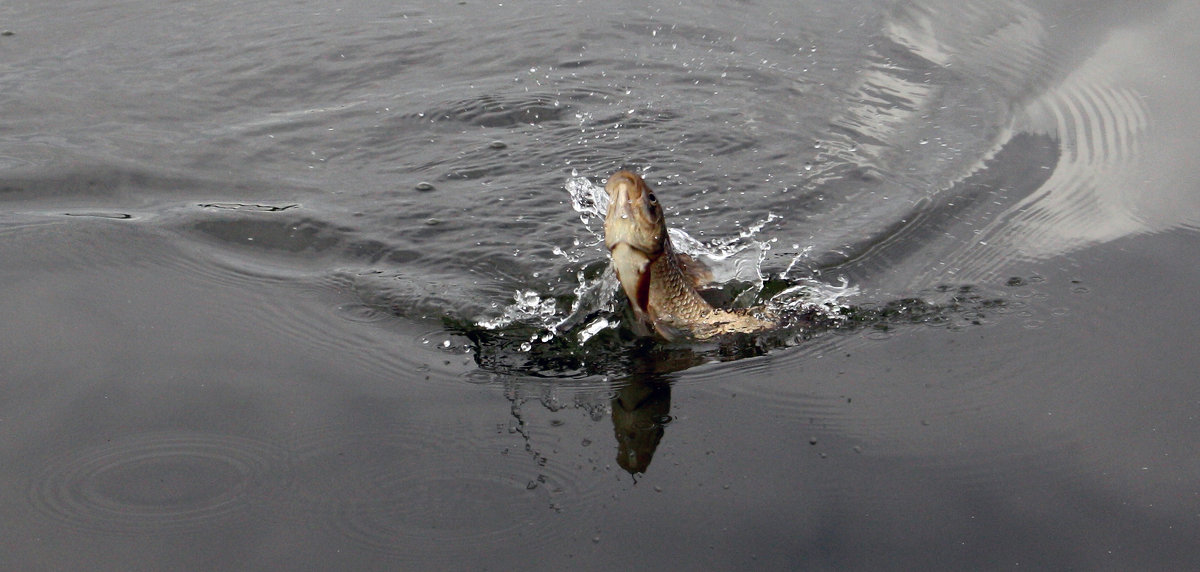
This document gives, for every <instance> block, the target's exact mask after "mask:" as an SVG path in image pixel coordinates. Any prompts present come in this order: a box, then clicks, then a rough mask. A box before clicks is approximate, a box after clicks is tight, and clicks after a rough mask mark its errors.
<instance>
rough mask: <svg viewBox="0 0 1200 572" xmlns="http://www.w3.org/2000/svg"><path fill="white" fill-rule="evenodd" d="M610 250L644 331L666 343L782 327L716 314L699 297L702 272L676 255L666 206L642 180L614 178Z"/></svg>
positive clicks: (607, 223)
mask: <svg viewBox="0 0 1200 572" xmlns="http://www.w3.org/2000/svg"><path fill="white" fill-rule="evenodd" d="M604 190H605V191H606V192H607V193H608V196H609V201H608V212H607V213H606V216H605V219H604V245H605V246H606V247H608V251H609V254H610V255H611V256H612V263H613V268H614V269H615V270H616V273H617V280H618V281H620V283H621V289H622V290H623V291H624V292H625V296H626V297H627V298H629V304H630V306H631V307H632V308H633V313H634V316H635V318H636V319H637V325H638V327H639V330H641V331H644V333H648V334H649V333H653V334H656V335H658V336H660V337H662V338H664V339H667V340H672V339H676V338H680V337H690V338H695V339H703V338H709V337H712V336H716V335H720V334H726V333H754V332H758V331H762V330H765V329H768V328H773V327H776V326H777V325H778V324H777V320H775V319H773V317H772V316H770V315H769V313H767V312H766V311H765V310H762V309H761V308H760V309H757V310H754V309H736V310H724V309H720V308H714V307H713V306H712V305H711V304H709V303H708V301H706V300H705V299H704V298H703V297H701V296H700V294H699V293H698V292H697V291H696V285H697V284H698V283H700V282H701V281H702V280H703V277H702V272H700V271H699V266H698V265H697V264H696V263H695V262H694V261H692V260H691V259H690V257H687V256H686V255H683V254H682V253H679V252H676V251H675V248H674V247H673V246H672V245H671V240H670V237H669V236H668V234H667V224H666V220H665V219H664V218H663V209H662V206H661V205H659V204H658V199H657V197H655V195H654V192H653V191H652V190H650V187H649V186H647V185H646V182H645V181H644V180H642V178H641V177H639V176H638V175H636V174H634V173H631V172H629V171H618V172H616V173H613V175H612V176H610V177H609V178H608V182H607V184H606V185H605V187H604Z"/></svg>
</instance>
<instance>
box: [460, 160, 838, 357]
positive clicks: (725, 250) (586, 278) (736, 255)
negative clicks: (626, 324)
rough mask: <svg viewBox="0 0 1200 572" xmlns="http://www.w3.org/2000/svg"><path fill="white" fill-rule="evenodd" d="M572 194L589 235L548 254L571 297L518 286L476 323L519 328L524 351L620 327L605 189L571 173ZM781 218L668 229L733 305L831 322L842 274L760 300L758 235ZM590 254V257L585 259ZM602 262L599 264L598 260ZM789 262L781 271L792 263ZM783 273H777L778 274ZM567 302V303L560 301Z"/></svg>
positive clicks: (764, 243) (792, 285)
mask: <svg viewBox="0 0 1200 572" xmlns="http://www.w3.org/2000/svg"><path fill="white" fill-rule="evenodd" d="M564 188H565V189H566V191H567V193H568V195H569V196H570V198H571V208H572V209H573V210H574V211H575V212H577V213H579V220H580V223H581V224H582V225H583V227H584V229H585V230H586V231H587V232H588V233H589V234H590V235H591V236H592V238H593V240H591V241H586V240H585V241H580V240H575V241H573V244H572V245H571V246H570V247H569V248H565V249H564V248H560V247H556V248H555V249H554V250H553V252H554V254H555V255H556V256H562V257H563V258H565V259H566V260H567V262H568V263H569V264H571V265H573V266H577V267H579V266H580V265H581V264H582V267H579V268H578V269H577V270H576V286H575V287H574V289H573V290H572V292H571V294H570V296H564V297H562V298H563V300H560V299H558V298H556V297H555V296H554V295H553V294H551V293H542V292H537V291H535V290H518V291H516V292H515V293H514V295H513V301H512V303H510V304H508V305H507V306H505V307H504V308H503V309H502V310H501V313H500V315H499V316H496V317H492V318H488V319H483V320H479V321H478V322H476V325H478V326H479V327H481V328H484V329H487V330H500V329H510V328H524V329H523V330H522V331H523V332H524V333H523V334H521V335H522V336H527V337H526V338H522V339H523V341H521V343H520V344H518V345H517V346H516V347H517V349H518V350H520V351H522V352H529V351H531V350H532V349H533V348H534V346H535V345H536V344H538V343H547V342H550V341H551V340H554V339H555V338H560V337H561V338H565V339H567V340H571V341H574V342H575V343H577V344H579V345H582V344H584V343H586V342H588V341H589V340H591V339H592V338H594V337H596V336H597V335H599V334H600V333H602V332H604V331H606V330H614V329H616V328H617V327H618V326H619V325H620V319H619V316H617V312H618V295H617V292H618V291H619V286H620V284H619V282H618V280H617V277H616V274H615V273H614V272H613V271H612V269H611V266H610V265H609V264H608V263H607V253H606V252H604V248H603V242H604V227H603V221H604V218H605V215H606V213H607V210H608V193H606V192H605V190H604V187H603V186H601V185H597V184H595V183H593V182H592V181H591V180H589V179H588V178H587V177H582V176H580V175H579V174H578V172H575V171H572V173H571V177H570V178H568V179H567V180H566V182H565V183H564ZM780 219H781V217H780V216H778V215H776V214H774V213H768V214H767V216H766V218H764V219H761V220H758V221H756V222H754V223H752V224H750V225H749V226H746V227H745V228H743V229H741V230H739V231H738V233H737V234H736V235H733V236H728V237H718V238H715V239H712V240H709V241H707V242H705V241H701V240H698V239H696V238H694V237H693V236H691V235H690V234H688V233H687V232H686V231H684V230H683V229H680V228H677V227H673V228H670V229H669V230H668V233H669V235H670V238H671V242H672V244H673V245H674V246H675V248H676V250H678V251H680V252H683V253H685V254H687V255H689V256H691V257H693V258H695V259H697V260H699V261H700V262H702V263H703V264H704V265H705V266H707V267H708V268H709V270H710V271H711V274H712V281H711V283H710V286H714V287H729V288H731V289H732V290H733V292H731V298H732V303H731V305H733V306H735V307H748V306H752V305H755V304H765V305H766V306H767V307H768V308H769V309H771V310H773V311H775V312H777V313H778V314H780V315H795V316H813V315H814V314H819V315H821V316H823V317H824V319H823V321H825V322H832V321H836V319H837V316H839V315H841V314H842V313H843V310H844V309H845V306H844V305H843V304H842V302H841V301H842V300H843V299H845V298H846V297H848V296H851V295H853V294H856V293H857V291H858V290H857V288H854V287H852V286H850V285H848V284H847V283H846V281H845V280H844V279H843V280H842V283H841V285H840V286H832V285H829V284H825V283H822V282H820V281H818V280H815V279H811V278H806V279H801V280H799V281H796V280H791V281H788V282H787V283H786V284H784V285H782V286H781V287H779V289H778V291H776V292H775V293H774V294H772V295H771V296H769V297H768V298H766V299H763V297H762V294H763V291H764V288H765V287H766V285H767V278H766V276H764V274H763V270H762V269H763V264H764V261H765V260H766V258H767V254H768V252H769V251H770V250H771V244H772V243H773V242H775V241H776V240H777V239H774V238H772V239H767V240H761V239H760V238H759V237H760V235H761V234H762V232H763V229H765V228H766V227H767V225H768V224H770V223H772V222H775V221H777V220H780ZM588 260H591V263H588V262H586V261H588ZM600 260H604V261H605V263H604V264H603V266H600V265H599V264H597V263H598V262H599V261H600ZM796 264H797V261H796V260H793V262H792V264H791V265H789V267H788V271H791V270H792V268H793V267H794V266H796ZM781 278H782V277H781ZM568 299H569V300H570V302H569V307H567V306H566V305H565V304H560V302H565V300H568Z"/></svg>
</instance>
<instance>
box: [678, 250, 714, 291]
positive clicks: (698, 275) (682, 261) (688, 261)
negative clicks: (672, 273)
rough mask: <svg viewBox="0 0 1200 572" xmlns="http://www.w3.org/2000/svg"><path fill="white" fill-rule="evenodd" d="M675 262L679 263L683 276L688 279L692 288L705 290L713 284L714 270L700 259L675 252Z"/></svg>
mask: <svg viewBox="0 0 1200 572" xmlns="http://www.w3.org/2000/svg"><path fill="white" fill-rule="evenodd" d="M675 261H676V262H678V263H679V269H680V270H682V271H683V275H684V276H686V277H687V279H688V282H690V283H691V285H692V288H703V287H705V286H708V285H709V284H712V283H713V273H712V269H711V268H709V267H708V265H707V264H705V263H703V262H701V261H700V260H699V259H697V258H695V257H693V256H692V255H690V254H685V253H683V252H678V251H677V252H675Z"/></svg>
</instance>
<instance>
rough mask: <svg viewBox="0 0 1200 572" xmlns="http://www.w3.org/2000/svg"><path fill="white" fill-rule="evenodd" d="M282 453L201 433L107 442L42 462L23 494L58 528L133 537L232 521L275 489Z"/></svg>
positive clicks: (259, 444) (252, 442)
mask: <svg viewBox="0 0 1200 572" xmlns="http://www.w3.org/2000/svg"><path fill="white" fill-rule="evenodd" d="M286 459H287V455H286V453H285V452H284V451H283V450H282V449H281V448H278V447H275V446H273V445H271V444H269V443H264V442H260V441H255V440H252V439H246V438H242V437H233V436H226V435H212V434H204V433H157V434H145V435H137V436H133V437H129V438H126V439H122V440H118V441H112V442H109V443H106V444H104V445H101V446H98V447H91V448H86V449H82V450H78V451H74V452H71V453H68V454H66V455H63V456H61V457H59V458H57V459H55V460H53V461H52V462H50V463H49V464H48V465H47V466H46V467H45V469H44V470H43V471H42V473H41V475H40V477H38V478H37V480H36V482H35V483H34V484H33V486H32V487H31V489H30V500H31V503H32V504H33V506H34V507H35V508H36V509H37V510H38V511H39V512H40V513H41V514H43V515H44V516H46V517H48V518H50V519H52V520H54V521H57V522H59V523H60V524H62V525H65V526H69V527H73V528H81V529H86V530H91V531H96V532H105V533H115V534H123V535H141V534H153V533H168V532H175V533H177V532H187V531H191V530H197V529H200V528H203V527H207V526H210V525H211V524H212V523H214V522H217V521H222V520H225V521H229V522H230V523H236V521H237V517H236V516H237V514H239V513H241V512H243V511H245V510H247V509H248V508H249V507H250V506H251V505H252V503H253V502H254V500H255V499H256V498H260V499H261V498H262V497H264V496H266V495H269V494H270V493H271V492H272V490H273V489H277V488H278V485H279V482H280V481H281V480H282V475H285V474H286V472H285V471H284V470H282V469H283V467H284V466H285V464H286Z"/></svg>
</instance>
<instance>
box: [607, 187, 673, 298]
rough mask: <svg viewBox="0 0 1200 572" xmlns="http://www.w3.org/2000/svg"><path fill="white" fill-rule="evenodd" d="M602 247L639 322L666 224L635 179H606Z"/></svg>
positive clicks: (651, 194) (647, 189)
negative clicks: (606, 251) (652, 267)
mask: <svg viewBox="0 0 1200 572" xmlns="http://www.w3.org/2000/svg"><path fill="white" fill-rule="evenodd" d="M604 190H605V191H606V192H607V193H608V212H607V213H606V216H605V217H604V245H605V246H606V247H608V251H609V253H610V254H611V255H612V261H613V268H614V269H616V271H617V279H618V280H619V281H620V282H621V288H622V289H623V290H624V291H625V295H626V296H627V297H628V298H629V301H630V303H631V304H632V305H633V306H634V311H635V313H637V314H638V317H639V318H644V317H645V316H647V315H649V313H650V309H649V303H650V302H649V298H650V265H651V264H653V263H654V261H655V260H657V259H658V257H660V256H662V255H663V253H664V252H665V251H666V249H667V223H666V221H665V220H664V219H663V208H662V205H659V204H658V199H657V198H656V197H655V196H654V191H652V190H650V187H649V186H647V185H646V181H643V180H642V178H641V177H639V176H638V175H636V174H634V173H631V172H629V171H617V172H616V173H613V174H612V176H610V177H609V178H608V183H607V184H605V186H604Z"/></svg>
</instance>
